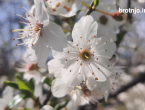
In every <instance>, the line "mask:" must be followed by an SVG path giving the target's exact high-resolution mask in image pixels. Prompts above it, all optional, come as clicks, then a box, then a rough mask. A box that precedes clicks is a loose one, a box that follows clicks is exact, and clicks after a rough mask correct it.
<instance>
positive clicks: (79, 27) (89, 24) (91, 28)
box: [72, 16, 98, 47]
mask: <svg viewBox="0 0 145 110" xmlns="http://www.w3.org/2000/svg"><path fill="white" fill-rule="evenodd" d="M97 29H98V24H97V22H96V21H94V19H93V18H92V16H84V17H82V18H81V19H80V20H79V21H78V23H76V24H75V26H74V28H73V31H72V37H73V41H74V43H75V44H78V45H79V46H80V47H86V45H87V43H88V40H90V41H91V40H93V39H94V36H95V37H96V35H97Z"/></svg>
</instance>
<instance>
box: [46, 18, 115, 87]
mask: <svg viewBox="0 0 145 110" xmlns="http://www.w3.org/2000/svg"><path fill="white" fill-rule="evenodd" d="M97 28H98V25H97V22H95V21H94V19H93V18H92V17H91V16H86V17H82V18H81V20H80V21H79V22H78V23H76V24H75V26H74V29H73V32H72V37H73V41H74V42H69V41H68V46H67V48H65V49H64V51H63V52H57V51H54V50H53V57H54V59H58V61H56V60H52V61H50V62H48V67H49V70H51V67H52V64H53V65H56V68H62V66H59V64H57V63H60V62H61V63H62V64H63V65H64V66H63V68H62V69H61V75H62V79H63V81H64V83H65V84H67V85H70V86H76V85H78V84H80V83H81V82H82V81H85V80H86V77H92V78H94V79H95V80H98V81H105V80H106V76H105V75H104V73H103V72H102V70H103V69H104V68H108V67H109V65H110V63H111V62H110V61H109V59H110V58H111V57H112V55H113V54H114V53H115V50H116V46H115V43H113V42H110V39H108V38H97V36H96V35H97ZM59 60H60V61H59ZM57 65H58V67H57ZM52 68H53V67H52ZM54 74H55V71H54Z"/></svg>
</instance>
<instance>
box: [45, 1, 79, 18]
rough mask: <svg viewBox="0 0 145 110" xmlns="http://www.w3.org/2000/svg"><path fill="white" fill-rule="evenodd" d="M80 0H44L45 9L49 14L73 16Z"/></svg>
mask: <svg viewBox="0 0 145 110" xmlns="http://www.w3.org/2000/svg"><path fill="white" fill-rule="evenodd" d="M80 1H81V0H70V1H66V0H51V1H45V4H46V6H47V7H46V10H47V12H48V13H49V14H53V15H61V16H65V17H71V16H74V15H75V14H76V12H77V10H78V7H79V5H80Z"/></svg>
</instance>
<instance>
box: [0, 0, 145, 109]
mask: <svg viewBox="0 0 145 110" xmlns="http://www.w3.org/2000/svg"><path fill="white" fill-rule="evenodd" d="M100 1H101V0H100ZM85 2H86V3H88V4H90V2H91V0H85ZM33 4H34V2H33V0H0V97H1V94H2V92H3V81H5V80H10V81H13V80H14V76H15V74H16V73H17V71H16V70H15V66H16V62H17V61H19V60H20V59H21V58H22V57H23V56H24V53H25V50H26V48H25V47H23V46H16V44H17V43H21V42H22V41H21V40H17V41H16V40H15V41H13V38H16V37H18V35H17V34H16V33H12V29H13V28H15V29H20V28H24V27H25V25H24V24H21V23H19V21H20V20H21V18H20V17H18V16H15V15H14V13H17V14H20V15H22V14H23V12H26V11H25V10H23V9H22V8H20V5H23V6H24V7H25V8H27V9H28V10H29V9H30V8H31V6H32V5H33ZM116 7H117V8H119V7H120V8H122V9H123V8H126V9H127V8H138V9H142V8H145V0H116ZM85 11H86V10H85ZM85 11H83V12H81V13H80V15H79V16H78V18H77V19H79V17H81V15H84V12H85ZM50 19H51V20H53V21H55V22H56V23H57V24H59V25H61V26H62V27H64V28H67V27H68V24H67V23H66V22H65V20H64V22H60V19H65V18H61V17H59V16H58V17H56V16H51V17H50ZM116 33H117V41H116V43H117V54H118V56H119V58H120V59H119V62H118V64H119V65H124V66H126V67H127V69H126V71H125V72H126V74H125V77H124V80H125V81H126V82H127V83H128V85H126V86H122V87H119V88H118V90H115V91H113V92H112V93H111V94H110V95H109V99H108V102H107V103H106V102H104V101H103V100H100V102H101V103H98V104H90V105H85V106H80V107H78V108H77V109H79V110H145V13H138V14H131V13H128V14H127V20H126V22H125V23H124V24H123V25H121V26H119V28H118V29H116ZM68 39H69V40H70V39H71V36H70V35H69V34H68ZM73 110H74V109H73Z"/></svg>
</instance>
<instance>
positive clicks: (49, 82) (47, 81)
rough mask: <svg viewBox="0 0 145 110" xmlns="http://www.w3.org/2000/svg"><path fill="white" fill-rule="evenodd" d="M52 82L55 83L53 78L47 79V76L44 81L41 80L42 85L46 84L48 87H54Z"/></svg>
mask: <svg viewBox="0 0 145 110" xmlns="http://www.w3.org/2000/svg"><path fill="white" fill-rule="evenodd" d="M52 81H53V80H52V79H51V78H49V77H46V76H45V77H43V78H42V80H41V82H42V83H45V84H47V85H48V86H51V85H52Z"/></svg>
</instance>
